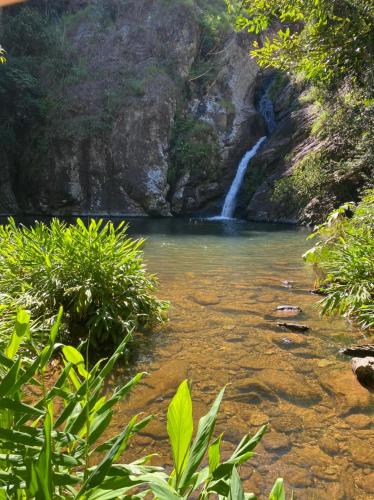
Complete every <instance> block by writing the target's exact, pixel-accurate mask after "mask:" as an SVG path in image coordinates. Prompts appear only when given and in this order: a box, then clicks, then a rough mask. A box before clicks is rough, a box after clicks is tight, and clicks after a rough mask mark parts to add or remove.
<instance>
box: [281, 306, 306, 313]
mask: <svg viewBox="0 0 374 500" xmlns="http://www.w3.org/2000/svg"><path fill="white" fill-rule="evenodd" d="M275 310H276V311H287V312H295V313H301V312H302V309H301V308H300V307H299V306H287V305H282V306H278V307H277V308H276V309H275Z"/></svg>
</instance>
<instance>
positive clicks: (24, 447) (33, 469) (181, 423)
mask: <svg viewBox="0 0 374 500" xmlns="http://www.w3.org/2000/svg"><path fill="white" fill-rule="evenodd" d="M61 316H62V311H61V310H60V312H59V314H58V316H57V319H56V321H55V323H54V324H53V326H52V329H51V332H50V334H49V339H48V341H47V343H46V346H45V347H44V348H43V349H42V350H41V351H38V349H37V348H36V347H35V346H34V344H33V342H32V338H31V339H30V338H29V325H28V313H26V312H25V311H20V312H19V319H20V321H21V323H20V325H22V326H21V327H20V326H18V327H17V326H16V330H15V335H16V337H17V338H19V339H21V340H26V339H27V338H28V341H29V342H31V346H32V349H33V355H34V359H33V360H30V359H28V358H26V357H25V355H24V354H23V351H22V350H19V344H20V342H19V341H18V340H17V344H15V343H14V337H13V336H12V339H11V341H10V342H9V344H8V346H7V348H6V351H5V353H1V354H0V366H1V370H0V371H1V376H0V395H1V403H0V449H1V453H0V494H1V498H5V499H7V498H9V499H10V498H35V499H39V500H47V499H52V498H61V499H62V498H76V499H78V498H81V499H82V500H83V499H85V500H94V499H101V500H102V499H115V498H131V499H133V500H136V499H140V498H145V497H146V498H154V499H156V498H157V499H159V500H171V499H185V500H187V499H188V498H191V497H193V498H198V499H199V500H207V499H208V498H211V497H212V496H213V495H214V496H217V495H219V497H220V498H222V499H225V498H227V499H231V500H234V499H235V500H239V499H243V500H244V499H254V498H255V497H254V495H252V494H250V493H246V494H245V493H244V489H243V486H242V483H241V480H240V476H239V472H238V467H239V466H240V465H241V464H243V463H244V462H246V461H247V460H248V459H249V458H251V456H252V455H253V450H254V448H255V447H256V446H257V444H258V443H259V441H260V440H261V438H262V436H263V434H264V433H265V431H266V427H262V428H261V429H260V430H259V431H258V432H257V434H256V435H255V436H253V437H250V436H249V435H246V436H245V437H244V438H243V439H242V441H241V442H240V443H239V445H238V446H237V448H236V449H235V451H234V452H233V454H232V455H231V457H229V458H228V459H227V460H225V461H221V453H220V444H221V437H219V438H218V439H216V440H214V441H213V442H211V438H212V435H213V432H214V427H215V423H216V419H217V413H218V410H219V406H220V403H221V400H222V397H223V393H224V390H222V391H221V392H220V393H219V395H218V396H217V398H216V400H215V401H214V403H213V405H212V407H211V409H210V410H209V412H208V413H207V414H206V415H205V416H203V417H202V418H201V419H200V421H199V424H198V428H197V432H196V436H195V439H194V440H193V442H192V443H191V440H192V428H193V421H192V401H191V395H190V390H189V386H188V383H187V381H184V382H182V384H181V385H180V387H179V389H178V391H177V393H176V395H175V396H174V398H173V400H172V401H171V403H170V406H169V410H168V417H167V428H168V433H169V436H170V441H171V445H172V451H173V457H174V465H175V470H174V471H173V472H172V473H171V474H168V473H167V472H166V471H165V470H164V469H163V468H160V467H153V466H151V465H149V461H150V459H151V456H146V457H142V458H139V459H138V460H136V461H135V462H132V463H130V464H126V463H123V462H121V461H120V457H121V455H122V454H123V452H125V451H126V449H127V447H128V444H129V442H130V440H131V437H132V436H133V435H134V434H136V433H137V432H139V431H141V430H142V429H143V428H144V427H145V426H146V425H147V424H148V422H149V421H150V420H151V419H152V417H145V418H143V419H142V420H140V416H139V415H136V416H134V417H133V418H131V420H130V422H129V423H128V424H127V425H126V426H125V427H124V429H123V430H122V431H121V432H120V433H119V434H117V435H116V436H114V437H112V438H110V439H107V440H105V441H103V439H102V438H103V436H104V433H105V431H106V430H107V429H108V427H109V425H110V422H111V420H112V417H113V412H114V408H115V406H116V404H117V403H119V402H120V401H121V400H123V399H124V398H125V397H126V396H127V395H128V394H129V392H130V391H131V390H132V389H133V388H134V387H135V386H136V384H138V383H139V381H140V380H141V379H142V377H143V375H144V374H143V373H138V374H137V375H136V376H135V377H133V378H132V379H131V380H129V381H128V382H126V383H125V384H124V385H120V386H118V387H117V388H115V389H114V391H113V392H111V393H108V391H107V390H105V380H106V378H107V376H108V375H110V373H111V371H112V369H113V367H114V365H115V363H116V362H117V360H118V359H119V358H120V356H121V354H122V353H123V351H124V349H125V348H126V343H127V342H128V340H129V336H127V337H126V338H125V339H124V340H123V341H122V342H121V344H120V345H119V346H118V348H117V349H116V351H115V353H114V354H113V355H112V356H111V357H110V358H109V359H108V360H102V361H100V362H98V363H97V364H96V365H95V366H94V367H93V368H92V369H91V370H88V368H87V363H86V361H85V359H84V357H83V356H82V354H81V352H80V351H78V350H77V349H75V348H74V347H71V346H64V345H61V344H56V338H57V334H58V328H59V324H60V321H61ZM10 354H11V355H10ZM57 355H59V356H60V358H61V364H60V368H59V373H58V375H57V378H56V379H55V382H54V384H53V385H52V386H51V384H47V374H48V364H49V362H50V360H51V358H52V356H57ZM30 387H32V388H33V389H34V392H36V393H37V394H38V396H36V398H37V400H36V401H35V402H34V404H33V406H31V405H30V404H29V403H26V402H25V400H26V398H27V396H26V395H27V393H28V392H29V389H30ZM104 393H105V395H104ZM99 443H100V444H99ZM206 454H208V455H209V465H208V466H205V467H202V468H201V467H200V465H201V463H202V461H203V459H204V457H205V455H206ZM93 464H96V465H93ZM269 499H270V500H285V491H284V486H283V480H282V479H278V480H277V481H276V483H275V485H274V488H273V489H272V491H271V493H270V497H269Z"/></svg>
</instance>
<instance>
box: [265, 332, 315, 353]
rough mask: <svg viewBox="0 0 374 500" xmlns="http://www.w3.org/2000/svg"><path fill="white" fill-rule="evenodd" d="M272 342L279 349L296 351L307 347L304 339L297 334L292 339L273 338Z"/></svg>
mask: <svg viewBox="0 0 374 500" xmlns="http://www.w3.org/2000/svg"><path fill="white" fill-rule="evenodd" d="M273 342H274V344H276V345H277V346H279V347H280V348H281V349H287V350H288V349H297V348H299V347H305V346H306V345H307V341H306V339H305V337H303V336H302V335H297V334H294V335H293V336H292V338H288V337H283V338H281V339H280V338H279V337H275V338H274V339H273Z"/></svg>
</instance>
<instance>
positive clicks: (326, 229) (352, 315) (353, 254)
mask: <svg viewBox="0 0 374 500" xmlns="http://www.w3.org/2000/svg"><path fill="white" fill-rule="evenodd" d="M315 237H318V238H319V241H318V242H317V244H316V245H315V246H314V247H313V248H312V249H311V250H309V251H308V252H307V253H306V254H305V256H304V258H305V260H306V261H307V262H309V263H311V264H313V266H314V269H315V271H316V274H317V286H318V287H320V288H322V289H323V290H324V291H325V293H326V297H324V299H323V300H322V313H323V314H327V315H334V314H340V315H343V316H345V317H346V318H349V319H352V320H354V321H356V322H357V323H358V324H359V325H360V326H361V327H363V328H366V329H373V328H374V260H373V255H374V189H371V190H369V191H368V192H367V193H366V194H365V196H364V197H363V199H362V201H361V202H360V203H358V204H357V205H355V204H353V203H347V204H344V205H343V206H341V207H340V208H339V209H337V210H335V211H333V212H332V213H331V214H330V216H329V217H328V219H327V221H326V222H325V223H324V224H322V225H320V226H318V227H317V229H316V231H315V232H314V233H313V234H312V238H315Z"/></svg>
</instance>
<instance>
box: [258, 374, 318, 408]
mask: <svg viewBox="0 0 374 500" xmlns="http://www.w3.org/2000/svg"><path fill="white" fill-rule="evenodd" d="M256 380H258V381H260V382H262V383H263V384H266V385H267V387H269V388H270V389H271V390H272V391H273V392H275V393H276V394H278V395H279V396H280V397H281V398H284V399H287V400H289V401H291V402H293V403H295V404H298V403H301V404H302V405H312V404H315V403H317V402H318V401H320V400H321V399H322V392H321V390H320V388H319V386H317V384H315V383H313V382H311V381H310V380H308V379H307V378H306V377H304V376H303V375H300V374H298V373H295V372H294V371H286V370H274V369H268V370H264V371H262V372H260V373H259V374H258V375H256Z"/></svg>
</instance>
